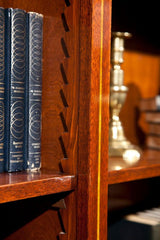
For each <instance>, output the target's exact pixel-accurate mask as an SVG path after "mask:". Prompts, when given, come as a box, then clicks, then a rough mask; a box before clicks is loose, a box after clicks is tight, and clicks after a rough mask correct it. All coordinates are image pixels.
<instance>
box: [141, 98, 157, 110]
mask: <svg viewBox="0 0 160 240" xmlns="http://www.w3.org/2000/svg"><path fill="white" fill-rule="evenodd" d="M140 110H141V111H160V95H157V96H155V97H152V98H143V99H141V101H140Z"/></svg>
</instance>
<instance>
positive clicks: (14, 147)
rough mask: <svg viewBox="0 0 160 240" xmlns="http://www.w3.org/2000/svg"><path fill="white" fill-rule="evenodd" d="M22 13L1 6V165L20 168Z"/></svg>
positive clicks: (22, 130) (23, 81) (22, 127)
mask: <svg viewBox="0 0 160 240" xmlns="http://www.w3.org/2000/svg"><path fill="white" fill-rule="evenodd" d="M25 48H26V13H25V11H23V10H21V9H12V8H8V9H5V168H6V171H8V172H14V171H21V170H23V165H24V156H23V148H24V146H23V145H24V86H25V77H26V73H25V59H26V58H25Z"/></svg>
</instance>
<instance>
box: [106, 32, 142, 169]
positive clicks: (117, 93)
mask: <svg viewBox="0 0 160 240" xmlns="http://www.w3.org/2000/svg"><path fill="white" fill-rule="evenodd" d="M130 37H131V34H130V33H128V32H113V33H112V54H111V64H112V68H111V81H110V125H109V155H110V156H120V157H123V159H124V160H125V161H126V162H127V163H130V164H132V163H135V162H136V161H138V160H139V159H140V152H141V151H140V149H139V148H138V147H137V146H134V145H133V144H131V142H130V141H128V140H127V139H126V137H125V134H124V130H123V126H122V123H121V121H120V118H119V113H120V110H121V108H122V106H123V104H124V102H125V99H126V95H127V92H128V88H127V87H126V86H125V85H124V84H123V78H124V72H123V70H122V69H121V64H122V63H123V52H124V39H126V38H130Z"/></svg>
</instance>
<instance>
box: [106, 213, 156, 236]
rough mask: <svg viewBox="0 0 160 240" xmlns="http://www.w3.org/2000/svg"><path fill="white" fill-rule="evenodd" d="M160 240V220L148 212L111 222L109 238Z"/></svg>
mask: <svg viewBox="0 0 160 240" xmlns="http://www.w3.org/2000/svg"><path fill="white" fill-rule="evenodd" d="M117 239H119V240H128V239H129V240H135V239H136V240H159V239H160V220H159V219H157V218H156V217H154V216H153V217H150V215H149V214H148V215H147V214H146V215H145V214H142V215H138V213H137V214H130V215H127V216H125V217H124V218H122V219H121V220H119V221H117V222H115V223H113V224H111V225H110V226H109V228H108V240H117Z"/></svg>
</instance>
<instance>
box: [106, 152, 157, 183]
mask: <svg viewBox="0 0 160 240" xmlns="http://www.w3.org/2000/svg"><path fill="white" fill-rule="evenodd" d="M159 175H160V151H157V150H145V151H144V152H143V153H142V157H141V159H140V160H139V161H138V162H137V163H135V164H134V163H133V164H131V163H127V162H125V161H124V160H123V159H122V158H110V159H109V173H108V184H115V183H122V182H128V181H133V180H139V179H145V178H152V177H157V176H159Z"/></svg>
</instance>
